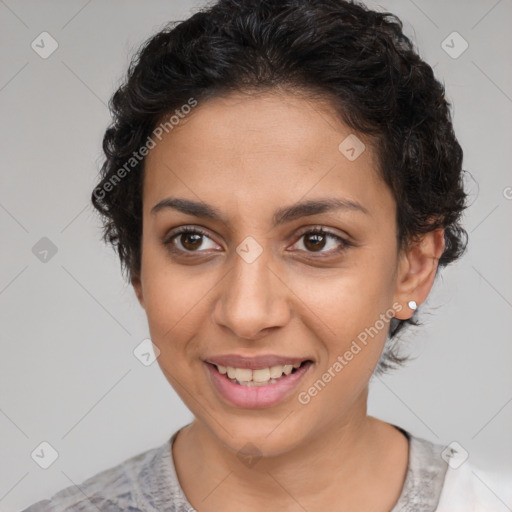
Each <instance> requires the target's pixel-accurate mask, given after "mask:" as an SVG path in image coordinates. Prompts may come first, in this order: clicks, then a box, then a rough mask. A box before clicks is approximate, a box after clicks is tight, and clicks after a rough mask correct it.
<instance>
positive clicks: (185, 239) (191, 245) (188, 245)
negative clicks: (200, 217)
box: [179, 233, 203, 251]
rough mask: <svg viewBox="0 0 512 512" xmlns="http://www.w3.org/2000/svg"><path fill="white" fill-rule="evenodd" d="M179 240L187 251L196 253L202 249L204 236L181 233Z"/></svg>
mask: <svg viewBox="0 0 512 512" xmlns="http://www.w3.org/2000/svg"><path fill="white" fill-rule="evenodd" d="M179 240H180V242H181V245H182V246H183V247H184V248H185V249H186V250H187V251H195V250H196V249H199V248H200V247H201V245H202V243H203V235H201V234H199V233H181V235H180V238H179Z"/></svg>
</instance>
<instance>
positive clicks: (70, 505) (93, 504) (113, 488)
mask: <svg viewBox="0 0 512 512" xmlns="http://www.w3.org/2000/svg"><path fill="white" fill-rule="evenodd" d="M168 447H169V441H166V442H165V443H164V444H163V445H160V446H159V447H156V448H153V449H151V450H148V451H145V452H142V453H139V454H138V455H135V456H134V457H131V458H129V459H126V460H125V461H124V462H122V463H121V464H119V465H117V466H113V467H111V468H108V469H106V470H104V471H101V472H100V473H97V474H95V475H94V476H92V477H90V478H88V479H87V480H85V481H83V482H82V483H80V484H79V485H72V486H69V487H66V488H65V489H62V490H61V491H59V492H57V493H56V494H54V495H53V496H52V497H51V498H49V499H45V500H42V501H38V502H37V503H34V504H33V505H31V506H30V507H28V508H26V509H25V510H23V511H22V512H57V511H59V512H92V511H94V512H98V511H101V512H119V510H130V511H131V512H138V511H143V510H144V511H146V510H153V507H152V504H151V497H150V496H146V495H145V491H144V489H149V490H151V489H155V488H156V487H158V485H159V482H158V479H160V478H162V474H161V472H159V470H160V468H161V465H162V464H163V462H164V456H165V455H166V448H167V449H168Z"/></svg>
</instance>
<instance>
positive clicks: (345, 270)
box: [132, 91, 444, 512]
mask: <svg viewBox="0 0 512 512" xmlns="http://www.w3.org/2000/svg"><path fill="white" fill-rule="evenodd" d="M332 112H333V109H332V107H331V106H330V105H328V104H327V103H324V102H320V101H319V100H308V99H306V98H305V97H303V96H299V95H295V94H292V93H291V92H278V91H272V92H265V93H260V94H257V95H256V94H253V95H242V94H240V93H236V94H231V95H228V96H225V97H216V98H213V99H210V100H208V101H207V102H204V103H200V104H199V105H198V106H197V107H196V108H195V109H194V110H193V112H192V113H191V114H189V115H188V116H187V118H186V119H185V120H183V121H181V122H180V124H179V126H177V127H176V128H175V129H174V130H172V131H170V132H169V133H168V134H166V135H165V136H164V138H163V139H162V141H161V142H159V143H158V144H157V146H156V147H155V148H154V149H152V150H151V151H150V153H149V155H148V156H147V158H146V163H145V178H144V190H143V240H142V266H141V272H140V274H139V275H137V276H135V277H134V278H133V281H132V283H133V286H134V289H135V292H136V295H137V297H138V299H139V301H140V304H141V305H142V307H143V308H144V309H145V311H146V314H147V318H148V323H149V329H150V333H151V339H152V341H153V343H154V344H155V345H156V346H157V347H158V349H159V350H160V355H159V357H158V364H159V365H160V368H161V369H162V371H163V372H164V375H165V376H166V378H167V379H168V381H169V382H170V384H171V385H172V386H173V387H174V389H175V390H176V392H177V393H178V394H179V396H180V397H181V399H182V400H183V401H184V403H185V404H186V405H187V407H188V408H189V409H190V410H191V412H192V413H193V415H194V421H193V422H192V424H191V425H189V426H188V427H186V428H184V429H182V430H181V431H180V433H179V434H178V436H177V438H176V441H175V443H174V446H173V450H172V452H173V453H172V454H173V458H174V462H175V466H176V470H177V474H178V478H179V480H180V483H181V485H182V488H183V490H184V492H185V494H186V496H187V498H188V500H189V501H190V503H191V504H192V506H193V507H194V508H196V510H198V511H199V512H209V511H212V512H213V511H218V510H223V511H226V512H231V511H239V510H244V511H246V512H252V511H261V510H265V509H267V508H268V506H269V503H271V504H272V506H271V508H272V509H273V510H278V509H279V510H283V511H300V510H304V509H306V510H308V511H309V512H313V511H321V510H322V511H323V510H358V511H361V512H364V511H370V510H371V511H373V512H378V511H382V512H385V511H389V510H390V509H391V508H392V506H393V505H394V503H395V502H396V500H397V499H398V497H399V495H400V492H401V489H402V487H403V483H404V478H405V474H406V469H407V461H408V443H407V440H406V438H405V437H404V436H403V435H402V434H401V433H400V432H399V431H398V430H397V429H395V428H394V427H393V426H391V425H389V424H387V423H385V422H382V421H380V420H378V419H376V418H373V417H371V416H368V415H367V396H368V383H369V379H370V376H371V374H372V372H373V370H374V369H375V366H376V364H377V362H378V360H379V357H380V355H381V353H382V350H383V347H384V343H385V340H386V329H381V330H380V331H379V332H378V334H377V335H376V336H374V337H373V338H372V339H371V341H370V342H369V343H368V344H367V345H366V346H365V347H364V348H363V349H362V350H361V351H360V352H359V353H358V354H357V356H355V357H354V358H353V359H352V360H351V361H350V362H349V363H348V364H347V365H346V366H345V367H344V368H343V370H342V371H341V372H339V373H337V374H336V377H335V378H333V379H332V380H331V382H329V383H328V384H327V385H326V386H325V388H324V389H323V390H322V391H321V392H319V393H318V394H317V396H315V397H314V398H313V399H312V400H311V401H310V402H309V403H308V404H307V405H302V404H301V403H299V401H298V399H297V393H293V394H292V395H291V396H290V397H289V398H288V399H286V400H285V401H283V402H281V403H279V404H278V405H275V406H272V407H267V408H260V409H251V408H237V407H235V406H233V405H230V404H229V403H227V402H225V401H224V400H223V399H222V398H221V397H220V396H219V395H218V394H217V393H216V391H215V389H214V388H213V386H212V384H211V382H210V379H209V375H208V373H207V372H206V370H205V365H204V363H203V360H204V359H205V358H206V357H209V356H214V355H216V354H217V355H218V354H227V353H237V354H243V355H260V354H279V355H285V356H303V357H304V359H308V358H309V359H312V360H313V362H314V365H313V367H312V368H310V370H309V372H308V373H307V374H306V375H305V376H304V380H303V383H302V385H301V386H300V387H299V389H298V390H297V392H298V391H304V390H307V389H308V388H309V387H310V386H311V385H312V384H313V383H314V382H315V381H317V380H318V379H319V378H320V377H321V376H322V374H323V373H324V372H325V371H327V370H328V368H329V367H331V366H332V364H333V362H334V361H335V360H336V358H337V357H338V356H339V355H343V354H344V353H345V352H346V350H347V349H348V348H349V347H350V344H351V342H352V340H354V339H356V337H357V336H358V334H359V333H361V332H362V331H364V329H365V328H368V327H370V326H373V325H374V324H375V322H376V320H377V319H379V315H381V314H383V313H385V312H386V311H388V310H390V309H391V310H393V304H395V303H399V304H400V305H401V310H400V311H398V312H396V315H395V316H396V317H397V318H401V319H405V318H408V317H410V316H411V315H412V311H411V310H410V309H409V308H408V306H407V304H408V302H409V301H410V300H415V301H416V302H417V303H418V305H420V304H421V303H422V302H423V301H424V300H425V299H426V297H427V295H428V293H429V292H430V289H431V287H432V284H433V282H434V277H435V273H436V269H437V262H438V259H439V257H440V256H441V254H442V251H443V249H444V238H443V232H442V230H437V231H433V232H431V233H428V234H426V235H425V236H424V237H423V238H422V239H421V240H419V241H417V242H416V243H415V244H413V245H411V246H410V247H409V248H408V249H407V250H406V251H405V250H404V251H402V252H398V249H397V242H396V223H395V215H396V204H395V201H394V199H393V196H392V194H391V191H390V190H389V188H388V187H387V185H386V184H385V183H384V181H383V180H382V179H381V178H380V177H379V175H378V172H377V168H378V161H377V157H376V155H375V153H374V151H373V149H372V146H371V141H370V140H368V139H367V138H365V137H364V135H362V134H357V136H358V137H359V139H360V140H362V141H364V143H365V144H366V150H365V151H364V152H363V153H362V154H361V155H360V156H359V157H358V158H357V159H356V160H354V161H349V160H348V159H347V158H346V157H345V156H344V155H343V154H342V153H341V152H340V151H339V149H338V146H339V144H340V143H341V142H342V141H343V140H344V139H345V138H346V137H347V136H348V135H349V134H351V133H353V130H351V129H350V128H349V127H347V126H346V125H344V124H343V123H342V122H341V121H340V120H339V119H338V118H337V117H335V116H334V115H333V113H332ZM169 196H172V197H180V198H186V199H190V200H194V201H202V202H205V203H208V204H209V205H212V206H213V207H215V208H217V209H218V210H219V211H220V212H221V213H222V215H223V217H224V220H225V221H226V222H222V221H217V220H212V219H207V218H199V217H195V216H191V215H188V214H184V213H182V212H179V211H177V210H175V209H171V208H168V209H163V210H161V211H159V212H158V213H157V214H152V213H151V208H152V207H153V206H154V205H155V204H157V203H158V202H159V201H161V200H162V199H165V198H166V197H169ZM325 197H337V198H344V199H350V200H352V201H357V202H358V203H360V204H361V205H363V206H364V208H366V209H367V211H368V213H363V212H360V211H355V210H338V211H331V212H325V213H320V214H315V215H312V216H307V217H302V218H299V219H296V220H293V221H291V222H288V223H286V224H284V225H282V226H279V227H276V228H273V227H272V223H271V220H272V215H273V214H274V212H275V211H276V210H277V209H279V208H281V207H283V206H284V205H291V204H294V203H296V202H299V201H304V200H309V199H318V198H325ZM184 225H187V226H191V227H200V228H202V229H203V230H205V231H206V232H207V233H208V236H207V237H203V238H202V239H199V242H198V241H197V240H196V239H193V240H192V242H193V243H191V240H190V238H189V237H188V238H187V235H182V236H181V235H179V236H178V237H176V238H175V239H174V247H175V248H177V249H178V250H179V249H181V251H182V252H181V254H180V253H179V252H175V253H173V252H171V251H170V247H171V246H170V245H167V246H166V245H165V244H164V243H163V242H164V241H165V240H166V239H168V238H169V237H170V235H172V232H174V230H175V229H176V228H178V227H179V226H184ZM315 226H319V227H323V228H324V229H325V230H326V231H329V232H331V233H334V234H336V235H338V236H340V237H342V238H345V239H346V240H348V241H350V242H351V244H352V245H349V246H344V244H343V243H340V242H338V241H336V240H335V239H331V238H330V237H326V238H324V239H320V241H322V240H324V243H323V244H320V245H319V246H318V245H317V246H315V245H314V242H315V239H314V236H313V238H312V236H311V235H307V234H306V236H303V235H304V232H307V229H310V228H312V227H315ZM248 236H251V237H253V238H254V239H255V240H256V241H257V242H258V243H259V244H260V246H261V247H262V249H263V252H262V253H261V255H260V256H259V257H258V258H257V259H256V260H255V261H253V262H252V263H248V262H246V261H245V260H244V259H243V258H241V257H240V256H239V255H238V254H237V252H236V248H237V246H238V245H239V244H241V242H242V241H244V239H245V238H246V237H248ZM201 240H202V242H203V243H202V245H201ZM311 242H313V243H311ZM187 243H188V245H187ZM194 243H195V245H194ZM190 247H192V250H189V252H188V253H187V251H186V248H190ZM194 247H195V248H194ZM315 247H316V249H315ZM343 247H344V249H343V250H342V251H341V252H338V253H336V250H337V249H339V248H343ZM194 251H195V252H194ZM247 443H251V446H254V447H255V448H253V449H255V450H257V453H258V454H259V455H260V456H261V458H259V459H258V460H257V463H256V464H254V465H252V466H248V465H246V464H244V463H243V461H242V460H241V459H240V458H239V457H237V453H238V452H239V450H240V449H241V448H242V447H244V446H246V445H247ZM370 489H371V492H369V490H370Z"/></svg>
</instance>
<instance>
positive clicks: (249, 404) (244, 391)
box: [205, 361, 313, 409]
mask: <svg viewBox="0 0 512 512" xmlns="http://www.w3.org/2000/svg"><path fill="white" fill-rule="evenodd" d="M312 364H313V363H311V361H308V362H306V363H304V364H303V365H302V366H301V367H300V368H297V370H295V372H293V373H290V375H284V376H283V377H281V378H280V379H279V380H278V381H277V382H276V383H275V384H268V385H266V386H242V385H241V384H236V383H233V382H231V381H230V380H229V378H228V376H227V375H226V374H224V375H222V374H221V373H219V372H218V370H217V367H216V366H215V365H213V364H210V363H205V365H206V367H207V369H208V372H209V373H210V378H211V380H212V382H213V385H214V387H215V389H216V390H217V392H218V393H219V394H220V396H221V397H222V398H224V400H226V401H227V402H229V403H230V404H232V405H235V406H236V407H244V408H252V409H260V408H263V407H271V406H273V405H276V404H278V403H279V402H282V401H283V400H284V399H286V398H287V397H288V396H290V395H291V394H292V393H293V390H294V389H295V388H297V387H298V385H299V383H300V381H301V380H302V378H303V377H304V375H305V374H306V373H307V371H308V370H309V368H310V367H311V366H312Z"/></svg>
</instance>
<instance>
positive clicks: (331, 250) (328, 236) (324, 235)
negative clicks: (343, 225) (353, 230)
mask: <svg viewBox="0 0 512 512" xmlns="http://www.w3.org/2000/svg"><path fill="white" fill-rule="evenodd" d="M301 240H304V241H303V242H302V245H303V246H304V249H301V250H303V251H304V252H307V253H318V254H325V255H332V254H337V253H339V252H341V251H343V250H345V249H346V248H347V247H349V246H350V245H351V244H350V243H349V242H347V241H346V240H344V239H343V238H341V237H340V236H338V235H335V234H334V233H331V232H329V231H325V230H324V229H322V228H314V229H309V230H308V231H305V232H303V233H302V234H301V236H300V239H299V242H300V241H301ZM299 242H297V243H299ZM325 248H327V250H324V249H325Z"/></svg>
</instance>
